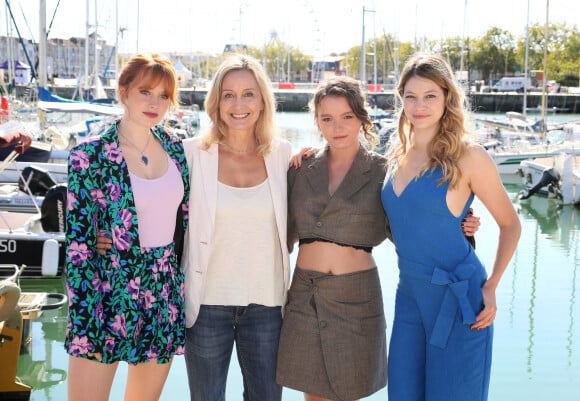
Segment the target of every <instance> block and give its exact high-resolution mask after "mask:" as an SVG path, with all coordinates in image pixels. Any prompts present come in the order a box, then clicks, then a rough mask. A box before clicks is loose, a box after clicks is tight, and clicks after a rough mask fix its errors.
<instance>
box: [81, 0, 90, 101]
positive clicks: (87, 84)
mask: <svg viewBox="0 0 580 401" xmlns="http://www.w3.org/2000/svg"><path fill="white" fill-rule="evenodd" d="M86 17H87V18H86V24H85V77H84V78H85V79H84V88H83V89H84V90H83V91H82V92H83V95H82V96H81V98H82V97H84V96H85V92H86V91H87V90H88V88H89V0H86Z"/></svg>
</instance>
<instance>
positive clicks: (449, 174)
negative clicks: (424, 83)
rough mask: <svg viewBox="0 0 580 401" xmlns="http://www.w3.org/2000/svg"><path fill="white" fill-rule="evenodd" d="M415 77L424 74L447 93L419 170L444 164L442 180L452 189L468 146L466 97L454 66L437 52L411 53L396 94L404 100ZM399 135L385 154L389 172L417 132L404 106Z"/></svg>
mask: <svg viewBox="0 0 580 401" xmlns="http://www.w3.org/2000/svg"><path fill="white" fill-rule="evenodd" d="M412 77H421V78H425V79H428V80H430V81H432V82H434V83H435V84H437V85H438V86H439V87H440V88H441V89H442V90H443V93H444V96H445V111H444V113H443V116H442V117H441V120H440V121H439V129H438V132H437V134H436V135H435V136H434V138H433V140H432V141H431V143H430V144H429V148H428V154H429V158H430V160H429V162H428V164H427V165H426V166H424V168H423V169H422V170H421V171H420V174H424V173H425V172H426V171H428V170H431V169H434V168H435V167H437V166H441V168H442V170H443V177H442V178H441V181H440V183H443V182H445V181H449V187H450V189H453V188H454V187H455V186H456V185H457V184H458V183H459V180H460V178H461V171H460V169H459V166H458V161H459V159H460V158H461V156H463V155H464V154H465V152H466V150H467V147H468V137H467V134H468V133H469V132H468V130H467V128H466V126H465V122H466V121H465V120H466V109H467V105H466V99H465V93H464V91H463V89H462V88H461V87H460V86H459V85H458V84H457V82H456V81H455V77H454V75H453V70H452V69H451V67H450V66H449V64H447V62H446V61H445V60H444V59H443V58H442V57H441V56H439V55H438V54H416V55H414V56H412V57H411V58H410V59H409V60H408V61H407V63H406V64H405V66H404V67H403V71H402V72H401V77H400V79H399V84H398V85H397V95H398V97H399V99H400V100H401V103H402V102H403V93H404V90H405V85H407V82H408V81H409V79H411V78H412ZM398 118H399V126H398V135H394V136H393V137H392V138H391V141H390V144H389V148H388V149H387V152H386V156H387V159H388V166H389V170H388V174H391V173H392V172H393V169H394V166H395V165H396V164H398V163H399V162H400V161H401V160H402V159H403V157H404V156H405V155H406V153H407V151H408V150H409V146H410V144H409V140H410V138H411V137H412V135H413V134H414V127H413V124H412V123H411V121H410V120H409V118H408V117H407V116H406V115H405V109H404V108H403V107H401V108H400V110H399V116H398Z"/></svg>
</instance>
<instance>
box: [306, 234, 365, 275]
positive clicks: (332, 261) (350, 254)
mask: <svg viewBox="0 0 580 401" xmlns="http://www.w3.org/2000/svg"><path fill="white" fill-rule="evenodd" d="M296 265H297V266H298V267H300V268H301V269H304V270H312V271H317V272H321V273H327V274H347V273H355V272H360V271H364V270H368V269H371V268H373V267H375V266H376V264H375V261H374V259H373V256H372V254H371V253H369V252H366V251H364V250H362V249H356V248H353V247H350V246H344V245H338V244H334V243H332V242H322V241H316V242H312V243H308V244H302V245H300V248H299V251H298V259H297V260H296Z"/></svg>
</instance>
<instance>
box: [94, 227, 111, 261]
mask: <svg viewBox="0 0 580 401" xmlns="http://www.w3.org/2000/svg"><path fill="white" fill-rule="evenodd" d="M111 248H113V240H112V239H111V238H109V237H107V236H106V233H104V232H100V233H99V235H97V253H98V254H99V255H105V254H106V253H107V251H110V250H111Z"/></svg>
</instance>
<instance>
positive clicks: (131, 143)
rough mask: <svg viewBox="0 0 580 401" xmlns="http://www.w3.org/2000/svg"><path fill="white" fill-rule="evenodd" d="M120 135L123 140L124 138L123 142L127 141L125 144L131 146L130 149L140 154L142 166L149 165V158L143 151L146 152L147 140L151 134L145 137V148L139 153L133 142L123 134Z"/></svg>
mask: <svg viewBox="0 0 580 401" xmlns="http://www.w3.org/2000/svg"><path fill="white" fill-rule="evenodd" d="M121 135H122V136H123V138H125V140H126V141H127V143H128V144H129V145H131V146H132V147H134V148H135V149H136V150H137V152H140V153H141V163H143V164H144V165H148V164H149V158H148V157H147V155H145V151H146V150H147V147H148V146H149V140H150V139H151V136H152V135H151V132H149V135H148V136H147V141H146V142H145V146H144V147H143V150H141V151H139V148H138V147H137V146H136V145H135V144H134V143H133V141H131V140H130V139H129V137H128V136H127V135H125V134H124V133H121Z"/></svg>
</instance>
